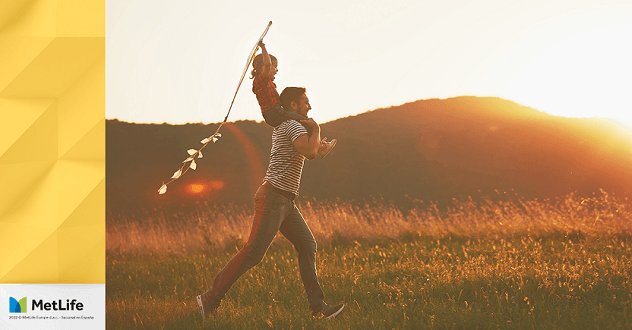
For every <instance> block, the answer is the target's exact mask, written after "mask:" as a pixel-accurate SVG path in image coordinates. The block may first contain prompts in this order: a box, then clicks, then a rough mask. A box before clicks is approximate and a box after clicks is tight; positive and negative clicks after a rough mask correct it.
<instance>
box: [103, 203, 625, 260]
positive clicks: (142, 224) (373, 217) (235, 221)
mask: <svg viewBox="0 0 632 330" xmlns="http://www.w3.org/2000/svg"><path fill="white" fill-rule="evenodd" d="M498 197H500V198H496V199H495V200H494V201H493V200H492V199H486V200H484V201H482V202H475V201H473V200H472V199H471V198H469V199H465V200H457V199H454V200H453V201H452V202H451V203H450V204H449V206H448V207H447V208H446V207H442V208H440V207H438V205H437V204H436V203H429V204H426V203H424V202H422V201H414V203H415V207H414V208H412V209H409V210H407V211H406V214H403V213H402V211H400V210H399V209H398V208H396V207H395V206H393V205H391V204H389V203H385V202H383V201H374V202H371V203H366V204H363V205H358V204H356V203H350V202H342V201H337V202H318V201H305V202H301V203H299V209H300V210H301V212H302V213H303V216H304V217H305V219H306V221H307V222H308V224H309V226H310V228H311V230H312V232H313V234H314V236H315V237H316V240H317V241H318V242H319V244H320V245H328V244H331V243H332V242H333V243H338V242H344V241H347V242H351V241H354V240H367V241H375V240H383V239H400V238H410V237H428V238H432V239H441V238H445V237H467V238H473V239H485V238H513V237H522V236H533V237H543V236H559V235H562V236H569V235H570V236H578V237H584V236H585V237H611V236H630V234H632V220H631V219H632V203H631V202H630V201H628V198H618V197H616V196H612V195H609V194H608V193H606V192H605V191H601V192H600V193H596V194H593V196H588V197H586V196H577V195H575V194H570V195H568V196H564V197H559V198H555V199H547V200H537V199H535V200H523V199H520V198H518V197H517V196H515V195H511V194H499V196H498ZM251 218H252V214H251V211H250V209H249V208H247V207H233V206H230V205H229V206H222V207H209V206H200V207H197V208H194V209H192V210H191V211H190V212H189V213H168V212H164V211H155V212H153V213H152V212H150V213H148V214H147V217H146V218H144V219H141V220H137V219H130V218H126V217H125V216H117V217H111V218H110V219H108V225H107V234H106V235H107V251H108V252H113V251H117V252H125V253H137V254H138V253H141V254H142V253H152V254H164V253H169V254H174V253H175V254H191V253H202V252H208V251H214V250H224V249H227V248H230V249H232V248H234V247H238V246H239V245H241V243H242V242H243V241H245V240H246V239H247V237H248V235H249V232H250V226H251V221H252V220H251ZM279 235H280V234H279ZM281 244H282V243H281Z"/></svg>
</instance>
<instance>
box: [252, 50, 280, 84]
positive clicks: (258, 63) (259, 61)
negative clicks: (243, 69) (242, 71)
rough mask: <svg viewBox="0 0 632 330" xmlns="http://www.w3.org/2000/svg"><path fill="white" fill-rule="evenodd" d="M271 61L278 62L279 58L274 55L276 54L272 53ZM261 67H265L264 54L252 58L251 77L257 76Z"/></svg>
mask: <svg viewBox="0 0 632 330" xmlns="http://www.w3.org/2000/svg"><path fill="white" fill-rule="evenodd" d="M270 61H271V62H272V63H274V62H277V63H278V61H277V58H276V57H274V55H272V54H270ZM261 68H263V54H259V55H257V56H255V58H254V59H253V60H252V71H250V79H252V78H254V77H256V76H257V75H258V74H259V72H260V71H261Z"/></svg>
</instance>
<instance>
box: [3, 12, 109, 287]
mask: <svg viewBox="0 0 632 330" xmlns="http://www.w3.org/2000/svg"><path fill="white" fill-rule="evenodd" d="M0 49H5V50H6V49H10V50H11V51H9V52H4V51H3V52H0V251H2V253H0V283H96V284H103V283H105V1H104V0H82V1H77V0H37V1H29V0H3V1H2V2H1V3H0Z"/></svg>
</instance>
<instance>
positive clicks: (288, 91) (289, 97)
mask: <svg viewBox="0 0 632 330" xmlns="http://www.w3.org/2000/svg"><path fill="white" fill-rule="evenodd" d="M303 94H305V87H286V88H285V89H284V90H283V92H281V95H280V96H279V98H280V99H281V106H283V109H285V111H292V107H291V104H292V101H294V102H297V103H298V99H299V98H300V97H301V96H302V95H303Z"/></svg>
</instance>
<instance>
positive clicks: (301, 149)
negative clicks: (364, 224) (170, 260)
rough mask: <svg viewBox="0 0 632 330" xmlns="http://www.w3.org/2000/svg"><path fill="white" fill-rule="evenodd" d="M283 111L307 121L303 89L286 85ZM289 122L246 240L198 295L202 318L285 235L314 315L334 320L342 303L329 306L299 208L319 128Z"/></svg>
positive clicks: (276, 142)
mask: <svg viewBox="0 0 632 330" xmlns="http://www.w3.org/2000/svg"><path fill="white" fill-rule="evenodd" d="M280 101H281V105H282V106H283V108H284V109H286V110H288V111H291V112H294V113H297V114H300V115H302V116H304V117H307V113H308V112H309V111H310V110H311V106H310V104H309V99H308V98H307V95H306V94H305V88H302V87H288V88H285V89H284V90H283V92H282V93H281V95H280ZM303 123H304V124H305V125H306V126H308V127H309V128H310V129H309V131H310V132H309V133H308V130H307V129H306V128H305V127H304V126H303V125H301V123H299V122H298V121H296V120H286V121H284V122H283V123H281V124H280V125H278V126H277V127H276V128H275V129H274V131H273V133H272V150H271V151H270V164H269V165H268V170H267V172H266V176H265V178H264V180H263V184H262V185H261V186H260V187H259V189H258V190H257V193H256V194H255V214H254V218H253V224H252V229H251V232H250V237H249V238H248V242H247V243H246V244H245V245H244V246H243V247H242V248H241V250H239V252H238V253H237V254H236V255H235V256H233V258H232V259H231V260H230V261H229V262H228V263H227V264H226V266H224V268H223V269H222V270H221V271H220V272H219V274H218V275H217V276H216V277H215V280H214V282H213V286H212V287H211V288H210V289H209V290H208V291H206V292H204V293H203V294H201V295H199V296H197V303H198V306H199V307H200V312H201V313H202V317H205V316H206V315H208V314H210V313H212V312H213V311H215V310H216V309H217V308H218V307H219V305H220V302H221V300H222V298H224V296H225V294H226V292H228V290H229V289H230V287H231V286H232V285H233V283H235V281H237V280H238V279H239V277H240V276H241V275H243V274H244V273H245V272H246V271H248V270H249V269H250V268H252V267H254V266H255V265H257V264H258V263H259V262H260V261H261V260H262V259H263V257H264V255H265V253H266V251H267V250H268V247H269V246H270V244H271V243H272V240H273V239H274V237H275V235H276V233H277V232H278V231H281V233H282V234H283V236H285V237H286V238H287V239H288V240H289V241H290V242H291V243H292V244H293V245H294V248H295V249H296V251H297V252H298V263H299V270H300V274H301V279H302V281H303V285H304V287H305V292H306V294H307V301H308V302H309V308H310V310H311V311H312V315H313V316H315V317H321V316H322V317H325V318H327V319H330V318H332V317H335V316H336V315H338V314H339V313H340V312H341V311H342V309H343V308H344V306H345V305H344V304H338V305H335V306H330V305H328V304H326V303H325V301H324V299H325V295H324V293H323V290H322V288H321V286H320V283H319V282H318V276H317V274H316V240H315V239H314V236H313V235H312V232H311V230H310V229H309V227H308V226H307V223H306V222H305V219H303V216H302V215H301V212H300V211H299V210H298V208H297V206H296V204H295V203H294V199H295V198H296V196H298V190H299V185H300V181H301V173H302V171H303V164H304V162H305V158H307V159H314V158H316V156H317V155H318V152H319V149H320V148H321V140H320V126H319V125H318V124H317V123H316V122H315V121H314V119H311V118H310V119H308V120H306V121H303Z"/></svg>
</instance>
